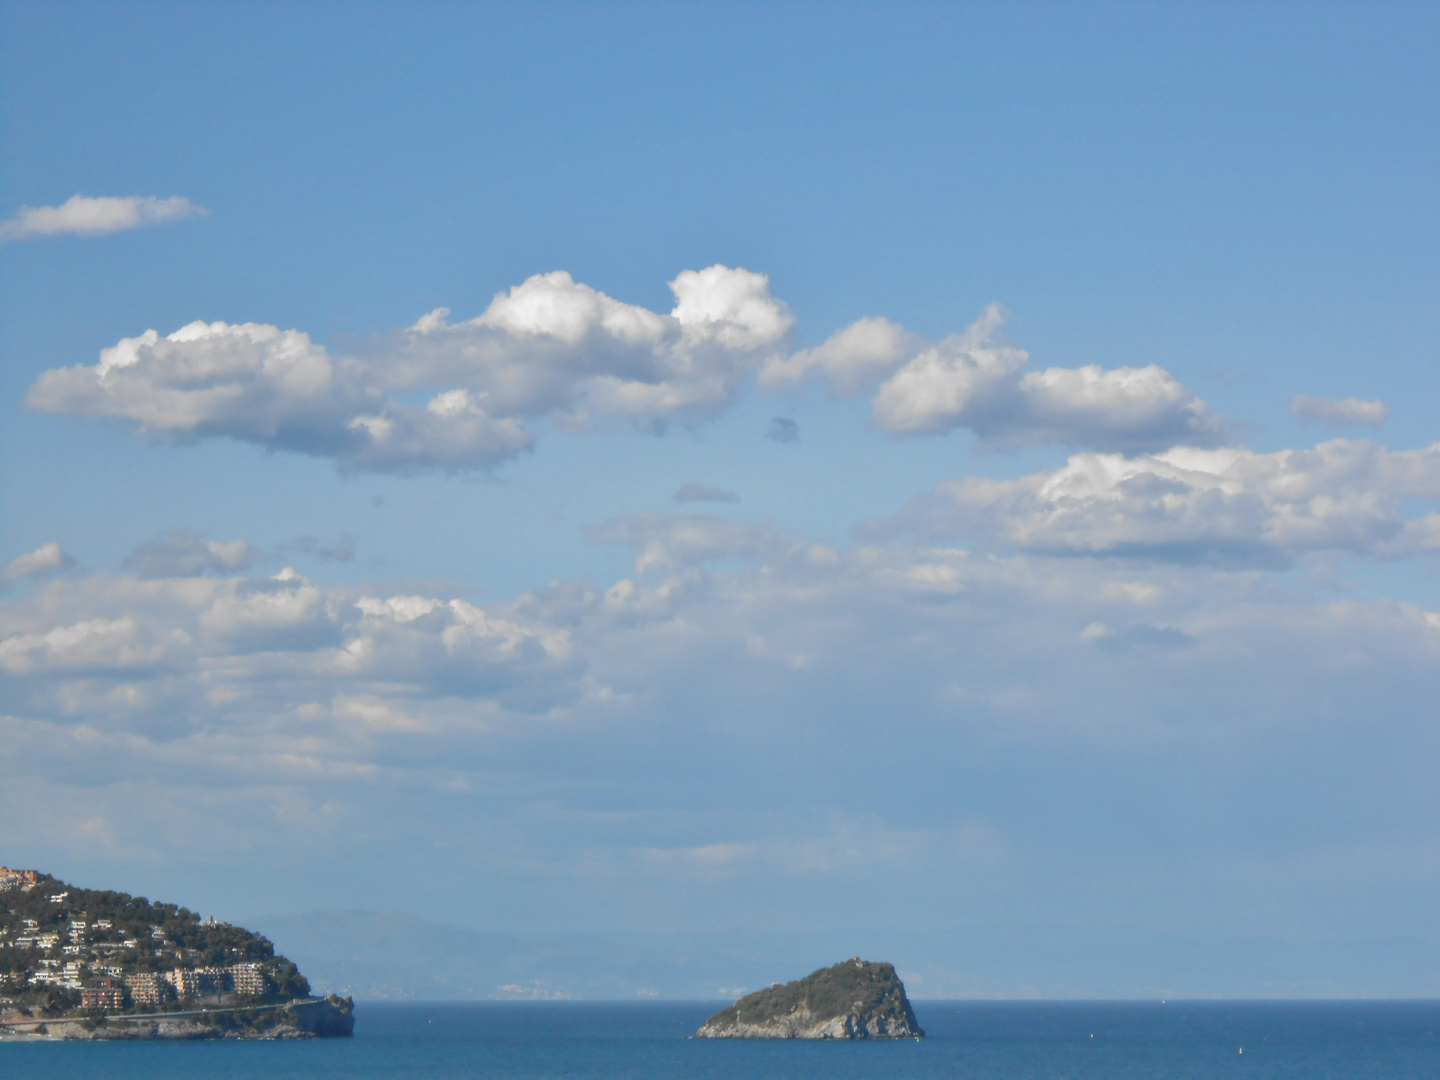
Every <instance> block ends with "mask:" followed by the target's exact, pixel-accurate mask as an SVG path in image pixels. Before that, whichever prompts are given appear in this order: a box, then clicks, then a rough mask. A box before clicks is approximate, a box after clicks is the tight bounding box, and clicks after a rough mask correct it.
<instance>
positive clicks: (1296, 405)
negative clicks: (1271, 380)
mask: <svg viewBox="0 0 1440 1080" xmlns="http://www.w3.org/2000/svg"><path fill="white" fill-rule="evenodd" d="M1290 411H1291V412H1292V413H1294V414H1295V415H1296V416H1298V417H1299V418H1300V419H1301V420H1314V421H1318V422H1319V423H1322V424H1325V425H1327V426H1329V427H1344V426H1345V425H1346V424H1365V425H1366V426H1368V427H1379V426H1380V425H1381V424H1383V423H1385V421H1386V420H1387V419H1389V416H1390V409H1389V407H1388V406H1386V404H1385V403H1384V402H1383V401H1380V400H1378V399H1371V400H1368V401H1366V400H1362V399H1360V398H1353V397H1352V398H1345V399H1344V400H1343V401H1334V400H1331V399H1330V398H1322V397H1312V396H1311V395H1309V394H1297V395H1296V396H1295V400H1293V401H1292V402H1290Z"/></svg>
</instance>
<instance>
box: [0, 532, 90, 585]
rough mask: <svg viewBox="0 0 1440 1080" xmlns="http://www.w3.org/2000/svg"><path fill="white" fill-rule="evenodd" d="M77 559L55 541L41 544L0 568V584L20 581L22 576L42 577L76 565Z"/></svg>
mask: <svg viewBox="0 0 1440 1080" xmlns="http://www.w3.org/2000/svg"><path fill="white" fill-rule="evenodd" d="M74 563H75V560H74V559H72V558H71V557H70V556H69V555H67V554H65V552H63V551H61V550H60V545H59V544H57V543H56V542H55V541H53V540H52V541H50V542H49V543H48V544H41V545H40V546H39V547H38V548H36V549H35V550H34V551H30V552H26V553H25V554H24V555H21V556H20V557H19V558H17V559H14V560H12V561H11V562H10V564H9V565H8V566H6V567H5V569H4V570H0V584H7V585H8V584H9V583H10V582H12V581H20V580H21V579H22V578H28V577H41V576H43V575H45V574H53V573H54V572H55V571H57V570H63V569H65V568H66V567H67V566H72V565H74Z"/></svg>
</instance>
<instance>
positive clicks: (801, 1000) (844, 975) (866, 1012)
mask: <svg viewBox="0 0 1440 1080" xmlns="http://www.w3.org/2000/svg"><path fill="white" fill-rule="evenodd" d="M924 1034H925V1032H924V1031H922V1030H921V1029H920V1025H919V1024H917V1023H916V1022H915V1012H914V1010H912V1009H911V1008H910V999H909V998H907V997H906V996H905V984H904V983H902V982H901V981H900V976H898V975H896V974H895V968H894V966H893V965H891V964H872V963H869V962H868V961H865V960H861V959H860V958H859V957H858V956H857V957H855V958H854V959H853V960H846V961H845V962H844V963H840V964H836V965H835V966H834V967H828V968H821V969H820V970H819V971H817V972H815V973H814V974H813V975H809V976H807V977H805V978H803V979H800V980H798V981H797V982H791V983H786V984H785V985H783V986H781V985H780V984H779V983H777V984H775V985H774V986H772V987H770V989H768V990H759V991H757V992H755V993H753V994H747V995H746V996H745V997H742V998H741V999H740V1000H739V1001H737V1002H735V1004H734V1005H731V1006H730V1007H729V1008H728V1009H721V1010H720V1011H719V1012H718V1013H716V1014H715V1015H714V1016H712V1017H711V1018H710V1019H709V1020H706V1021H705V1023H704V1024H703V1025H702V1026H701V1028H700V1030H699V1031H697V1032H696V1033H695V1037H696V1038H699V1039H918V1038H921V1037H923V1036H924Z"/></svg>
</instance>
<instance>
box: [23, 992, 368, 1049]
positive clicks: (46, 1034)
mask: <svg viewBox="0 0 1440 1080" xmlns="http://www.w3.org/2000/svg"><path fill="white" fill-rule="evenodd" d="M354 1032H355V1003H354V1001H353V1000H352V999H351V998H341V997H337V996H335V995H334V994H331V995H330V996H329V997H324V998H312V999H309V1000H304V1001H291V1002H286V1003H285V1004H283V1005H274V1006H264V1005H261V1006H252V1007H240V1008H232V1009H202V1010H195V1011H190V1012H173V1013H163V1012H159V1013H110V1014H102V1015H81V1016H59V1017H55V1016H36V1017H7V1018H3V1019H0V1041H5V1042H95V1041H111V1040H121V1041H134V1040H150V1039H328V1038H344V1037H346V1036H349V1035H353V1034H354Z"/></svg>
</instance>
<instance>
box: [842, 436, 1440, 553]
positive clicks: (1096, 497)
mask: <svg viewBox="0 0 1440 1080" xmlns="http://www.w3.org/2000/svg"><path fill="white" fill-rule="evenodd" d="M1437 499H1440V444H1437V445H1435V446H1431V447H1427V448H1425V449H1423V450H1401V451H1391V450H1387V449H1385V448H1384V447H1382V446H1377V445H1375V444H1373V443H1370V442H1363V441H1362V442H1351V441H1347V440H1335V441H1332V442H1327V443H1322V444H1320V445H1319V446H1317V447H1315V448H1314V449H1313V450H1282V451H1279V452H1276V453H1272V454H1258V453H1254V452H1253V451H1249V450H1242V449H1236V448H1222V449H1212V450H1205V449H1193V448H1177V449H1173V450H1169V451H1166V452H1164V453H1160V454H1154V455H1145V456H1138V457H1125V456H1123V455H1120V454H1077V455H1075V456H1073V457H1071V458H1070V460H1069V462H1068V463H1067V464H1066V465H1065V466H1064V467H1062V468H1060V469H1055V470H1052V471H1047V472H1041V473H1035V474H1032V475H1030V476H1026V477H1022V478H1020V479H1018V480H991V479H986V478H983V477H966V478H964V479H961V480H952V481H947V482H945V483H943V484H941V485H939V486H938V487H937V488H936V490H935V492H934V493H933V494H931V495H928V496H925V497H923V498H921V499H917V500H915V501H914V502H913V503H911V504H910V506H909V507H907V508H906V509H905V510H904V511H902V513H901V514H900V515H899V516H898V517H897V518H895V519H893V520H892V521H890V522H887V523H882V524H872V525H871V526H869V528H868V530H867V531H870V532H873V533H878V534H883V533H885V532H887V531H893V530H897V529H898V530H903V531H909V532H913V533H915V534H918V535H922V536H926V537H928V538H930V539H941V538H945V539H968V540H971V541H976V542H983V543H986V544H989V545H993V546H996V547H1000V548H1005V549H1010V550H1021V551H1032V552H1046V553H1051V554H1070V555H1077V554H1084V555H1122V556H1139V557H1146V558H1159V559H1174V560H1180V561H1219V562H1240V563H1258V564H1262V565H1263V564H1283V563H1285V562H1288V561H1290V560H1292V559H1293V558H1295V557H1296V556H1298V555H1301V554H1304V553H1306V552H1323V551H1336V552H1350V553H1354V554H1363V555H1372V556H1377V557H1381V558H1397V557H1403V556H1408V555H1414V554H1417V553H1420V552H1426V551H1436V550H1440V513H1436V512H1433V511H1432V512H1430V513H1427V514H1424V515H1423V516H1419V517H1410V516H1407V515H1406V513H1405V509H1406V504H1407V503H1409V502H1411V501H1413V500H1428V501H1434V500H1437Z"/></svg>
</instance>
